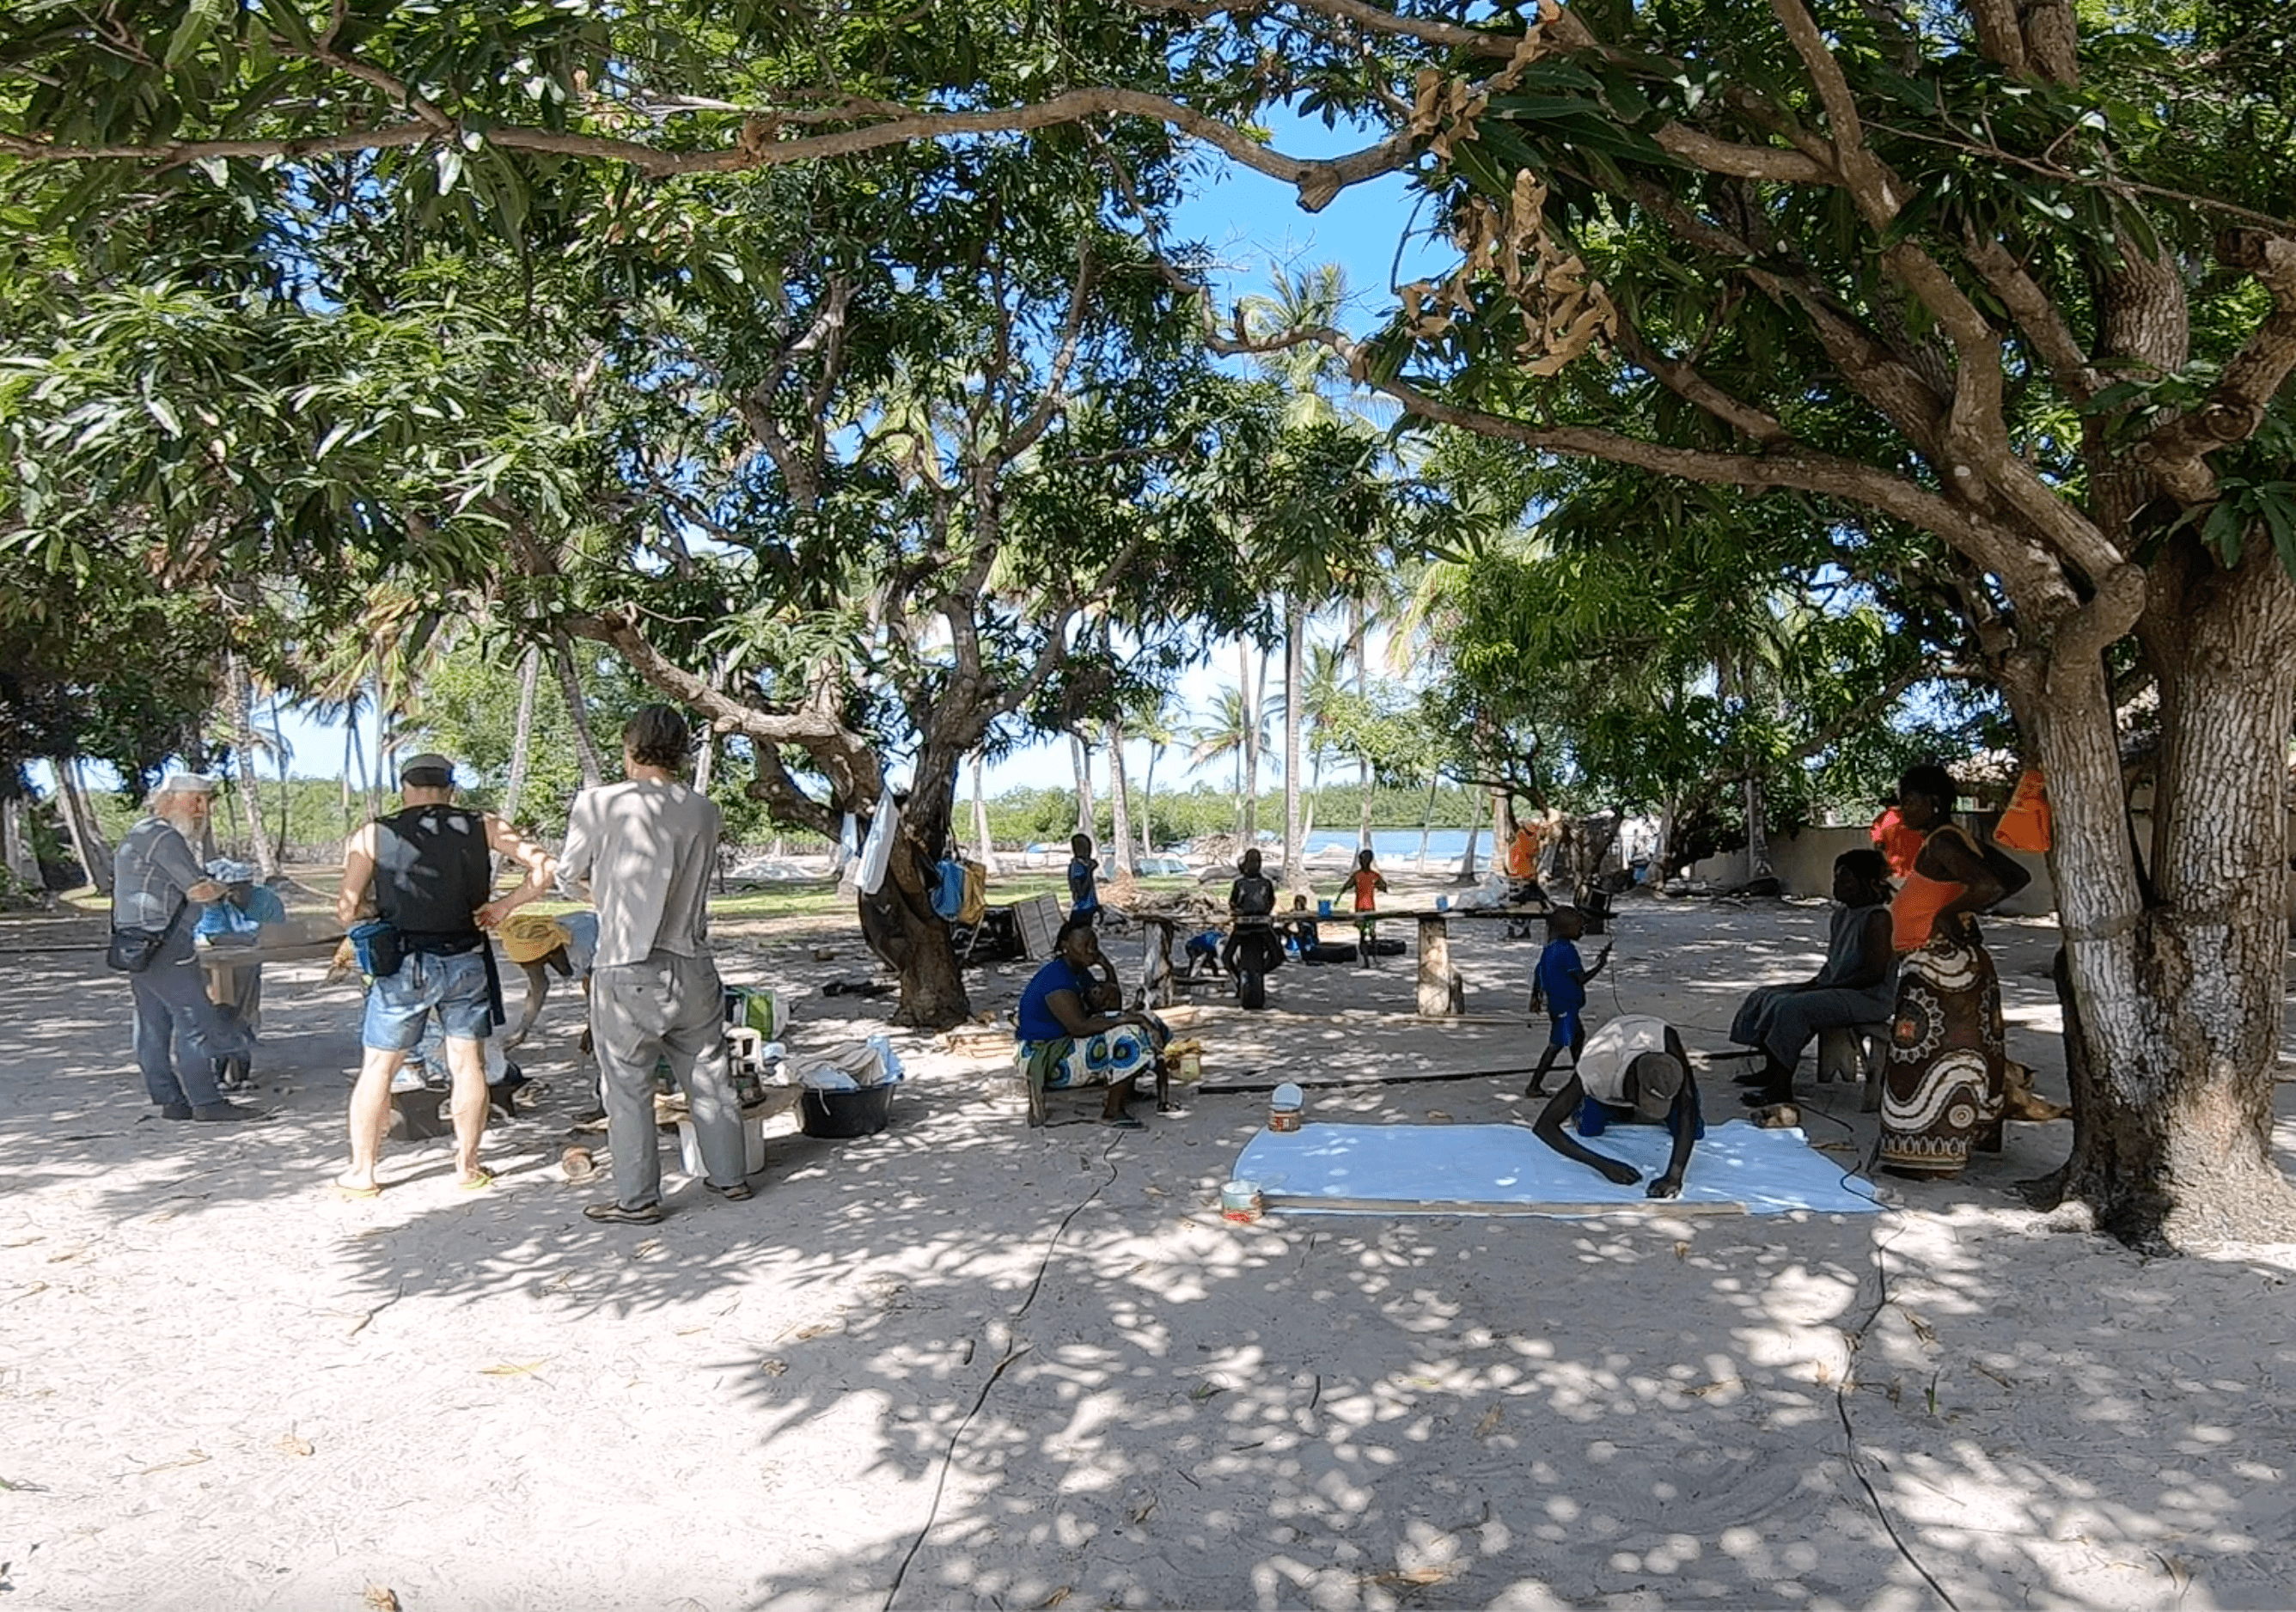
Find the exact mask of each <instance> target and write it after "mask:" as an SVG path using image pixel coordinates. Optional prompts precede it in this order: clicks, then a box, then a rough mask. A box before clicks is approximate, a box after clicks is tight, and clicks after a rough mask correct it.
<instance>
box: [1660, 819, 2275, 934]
mask: <svg viewBox="0 0 2296 1612" xmlns="http://www.w3.org/2000/svg"><path fill="white" fill-rule="evenodd" d="M1998 816H1999V814H1998V813H1993V812H1988V813H1984V814H1973V813H1967V812H1964V813H1960V814H1956V816H1955V818H1954V821H1955V822H1958V823H1960V824H1961V826H1962V827H1964V828H1965V829H1967V830H1969V831H1970V832H1971V833H1972V834H1976V835H1978V836H1979V838H1980V840H1982V839H1986V838H1987V837H1988V836H1989V835H1990V834H1991V832H1992V830H1993V824H1994V822H1996V821H1997V818H1998ZM2288 828H2289V839H2288V845H2289V848H2290V850H2291V851H2292V852H2296V814H2292V815H2291V817H2290V819H2289V824H2288ZM2136 842H2137V844H2139V845H2141V846H2143V847H2144V848H2145V850H2146V852H2147V853H2148V854H2149V853H2150V852H2151V850H2152V847H2153V819H2152V818H2151V817H2150V816H2148V815H2146V814H2144V813H2141V812H2140V813H2138V814H2137V815H2136ZM1873 843H1874V840H1873V837H1872V836H1871V835H1870V834H1868V833H1867V832H1866V830H1864V829H1862V828H1855V827H1852V828H1839V829H1804V830H1803V831H1801V832H1800V833H1799V834H1796V835H1793V836H1792V837H1790V838H1784V839H1773V840H1771V841H1770V866H1771V869H1772V870H1773V871H1775V873H1776V874H1777V876H1778V882H1779V883H1781V884H1782V885H1784V887H1785V893H1786V894H1787V895H1789V896H1831V895H1832V894H1833V859H1834V858H1835V857H1837V856H1839V855H1841V853H1842V852H1844V851H1854V850H1857V849H1858V848H1859V847H1870V846H1872V845H1873ZM2002 854H2003V855H2005V856H2007V857H2008V858H2009V859H2010V860H2011V861H2013V862H2014V863H2018V864H2019V865H2020V866H2021V867H2023V868H2024V869H2025V870H2026V871H2028V872H2030V873H2031V874H2032V875H2033V882H2032V883H2030V884H2029V885H2027V886H2026V887H2025V888H2023V889H2021V890H2020V891H2018V892H2017V894H2016V895H2015V896H2012V897H2011V898H2010V899H2009V900H2007V901H2005V902H2003V903H2002V904H2000V905H1999V906H1997V907H1996V908H1994V909H1993V910H1994V911H1995V912H2004V913H2006V914H2008V915H2009V916H2011V917H2013V918H2046V917H2053V916H2054V915H2055V913H2056V910H2057V887H2056V885H2055V883H2054V881H2053V880H2051V879H2050V878H2049V859H2048V858H2047V857H2046V856H2033V855H2027V854H2026V853H2025V852H2023V851H2012V850H2007V849H2004V850H2003V852H2002ZM1690 876H1691V878H1692V879H1693V880H1705V881H1706V882H1707V883H1708V884H1710V885H1713V886H1715V887H1717V888H1727V887H1729V886H1731V885H1734V884H1743V882H1745V878H1746V853H1745V852H1743V851H1726V852H1724V853H1723V854H1722V855H1719V856H1709V857H1708V858H1707V859H1706V860H1705V861H1703V862H1702V863H1696V864H1695V865H1694V866H1693V867H1692V868H1691V870H1690ZM2287 915H2288V918H2289V921H2290V924H2291V926H2292V929H2296V878H2291V879H2290V880H2289V881H2288V901H2287Z"/></svg>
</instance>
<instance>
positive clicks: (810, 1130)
mask: <svg viewBox="0 0 2296 1612" xmlns="http://www.w3.org/2000/svg"><path fill="white" fill-rule="evenodd" d="M797 1106H798V1129H799V1130H800V1131H802V1132H804V1133H806V1134H807V1135H808V1136H827V1137H847V1136H873V1135H875V1134H876V1133H878V1132H880V1131H881V1130H883V1129H884V1128H885V1126H886V1125H887V1124H888V1123H889V1121H890V1117H891V1114H892V1108H893V1088H892V1087H891V1085H890V1084H887V1085H881V1086H863V1087H862V1088H861V1089H860V1090H859V1091H857V1092H824V1091H823V1090H821V1089H820V1088H819V1087H817V1086H807V1087H806V1088H805V1089H804V1090H803V1091H802V1092H799V1094H798V1105H797Z"/></svg>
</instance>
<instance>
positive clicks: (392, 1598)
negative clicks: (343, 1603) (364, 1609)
mask: <svg viewBox="0 0 2296 1612" xmlns="http://www.w3.org/2000/svg"><path fill="white" fill-rule="evenodd" d="M365 1600H366V1604H367V1605H368V1606H369V1607H371V1608H373V1609H374V1612H398V1591H396V1590H393V1589H391V1588H389V1586H388V1585H385V1584H369V1585H368V1586H367V1587H366V1596H365Z"/></svg>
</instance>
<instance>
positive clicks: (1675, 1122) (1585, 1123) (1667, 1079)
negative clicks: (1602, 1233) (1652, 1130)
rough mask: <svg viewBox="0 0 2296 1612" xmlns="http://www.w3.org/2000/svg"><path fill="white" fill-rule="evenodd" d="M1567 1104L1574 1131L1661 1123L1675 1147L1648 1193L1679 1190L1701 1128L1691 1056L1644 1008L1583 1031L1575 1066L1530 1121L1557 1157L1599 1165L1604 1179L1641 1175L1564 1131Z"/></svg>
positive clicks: (1626, 1180)
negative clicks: (1584, 1040) (1584, 1035)
mask: <svg viewBox="0 0 2296 1612" xmlns="http://www.w3.org/2000/svg"><path fill="white" fill-rule="evenodd" d="M1573 1110H1576V1111H1577V1114H1578V1120H1579V1124H1578V1129H1579V1136H1588V1137H1591V1136H1600V1135H1601V1134H1602V1133H1603V1132H1604V1131H1605V1130H1606V1129H1608V1128H1609V1127H1610V1126H1611V1125H1620V1124H1638V1125H1664V1126H1665V1127H1666V1128H1667V1129H1668V1130H1669V1131H1671V1132H1673V1133H1674V1152H1673V1154H1672V1155H1671V1156H1670V1157H1669V1158H1668V1159H1667V1161H1666V1169H1665V1171H1664V1172H1663V1173H1662V1174H1661V1175H1660V1176H1659V1178H1658V1179H1657V1180H1655V1181H1653V1182H1651V1183H1650V1190H1649V1195H1650V1196H1651V1197H1652V1198H1675V1197H1679V1196H1680V1195H1681V1192H1682V1173H1683V1171H1684V1170H1685V1169H1686V1168H1687V1167H1688V1166H1689V1164H1690V1150H1691V1149H1692V1148H1693V1147H1695V1146H1696V1145H1697V1143H1698V1141H1699V1139H1700V1138H1701V1137H1702V1136H1704V1135H1705V1134H1706V1122H1705V1121H1704V1120H1703V1119H1702V1117H1700V1115H1699V1108H1698V1083H1697V1082H1696V1081H1694V1080H1693V1079H1692V1078H1691V1076H1690V1054H1689V1053H1688V1052H1687V1051H1685V1050H1684V1048H1683V1044H1682V1037H1681V1036H1679V1035H1676V1034H1675V1031H1674V1027H1673V1026H1672V1025H1670V1024H1669V1023H1667V1022H1666V1020H1664V1019H1654V1018H1652V1016H1650V1015H1649V1014H1647V1013H1627V1014H1622V1015H1620V1017H1619V1018H1617V1019H1612V1020H1611V1022H1610V1023H1608V1024H1606V1025H1604V1026H1603V1027H1602V1028H1601V1029H1599V1030H1596V1031H1595V1033H1594V1034H1592V1035H1589V1036H1587V1044H1586V1047H1585V1048H1584V1050H1583V1051H1580V1052H1579V1067H1578V1068H1576V1069H1573V1070H1572V1071H1571V1073H1570V1079H1568V1080H1566V1081H1564V1082H1563V1083H1562V1090H1561V1091H1559V1092H1555V1094H1554V1097H1553V1098H1552V1099H1551V1100H1550V1101H1548V1102H1547V1105H1546V1111H1545V1112H1543V1113H1541V1114H1540V1115H1539V1117H1538V1124H1537V1125H1533V1126H1532V1127H1531V1129H1532V1130H1533V1131H1534V1132H1535V1133H1537V1135H1538V1139H1539V1140H1540V1141H1543V1142H1545V1143H1546V1145H1547V1146H1548V1147H1550V1148H1553V1149H1554V1150H1555V1151H1556V1152H1558V1153H1560V1154H1562V1157H1563V1158H1572V1159H1576V1160H1578V1161H1579V1163H1580V1164H1582V1165H1586V1166H1589V1167H1590V1168H1593V1169H1596V1170H1600V1171H1601V1172H1602V1173H1603V1177H1604V1178H1605V1179H1606V1180H1609V1181H1612V1182H1617V1183H1618V1184H1619V1185H1620V1186H1622V1187H1630V1186H1632V1185H1634V1184H1635V1182H1637V1181H1639V1180H1640V1179H1642V1178H1641V1176H1640V1175H1639V1174H1637V1173H1636V1170H1635V1167H1634V1166H1632V1165H1630V1164H1627V1163H1624V1162H1622V1161H1621V1160H1619V1159H1616V1158H1606V1157H1604V1156H1603V1154H1600V1153H1597V1152H1595V1150H1594V1149H1592V1148H1589V1147H1587V1146H1585V1145H1584V1144H1583V1143H1581V1142H1580V1141H1578V1140H1577V1139H1576V1138H1574V1137H1572V1136H1571V1135H1570V1134H1569V1133H1567V1132H1565V1131H1564V1130H1563V1128H1562V1122H1563V1121H1564V1120H1566V1119H1568V1118H1570V1116H1571V1114H1572V1111H1573Z"/></svg>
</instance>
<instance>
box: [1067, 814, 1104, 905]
mask: <svg viewBox="0 0 2296 1612" xmlns="http://www.w3.org/2000/svg"><path fill="white" fill-rule="evenodd" d="M1099 875H1100V864H1099V863H1096V862H1095V861H1094V860H1093V855H1092V836H1091V835H1089V834H1078V835H1074V836H1072V837H1070V840H1069V916H1070V917H1071V918H1097V917H1099V916H1100V886H1099Z"/></svg>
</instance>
